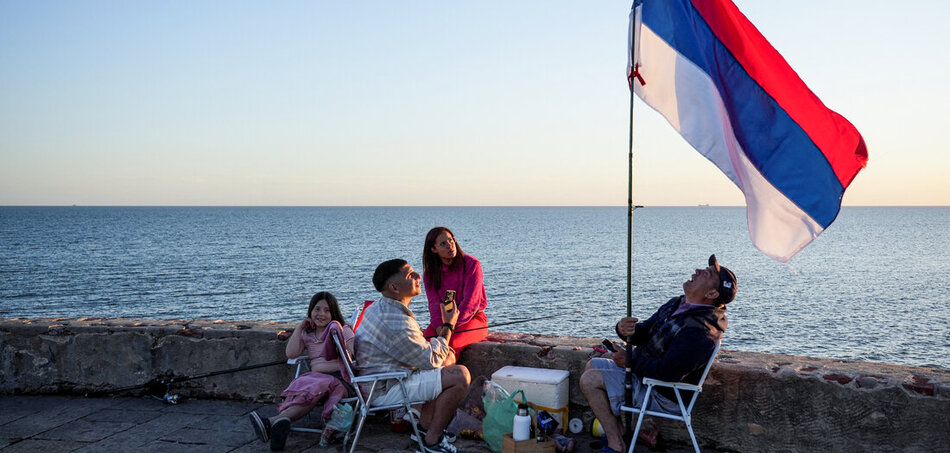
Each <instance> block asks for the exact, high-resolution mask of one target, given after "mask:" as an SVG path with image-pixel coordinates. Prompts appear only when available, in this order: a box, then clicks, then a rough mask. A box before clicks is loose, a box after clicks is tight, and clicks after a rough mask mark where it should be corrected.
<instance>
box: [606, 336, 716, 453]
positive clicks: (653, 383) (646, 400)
mask: <svg viewBox="0 0 950 453" xmlns="http://www.w3.org/2000/svg"><path fill="white" fill-rule="evenodd" d="M719 345H720V342H718V341H717V342H716V347H715V348H714V349H713V352H712V355H711V356H710V357H709V363H707V364H706V369H704V370H703V375H702V376H701V377H700V378H699V382H698V383H697V384H695V385H693V384H687V383H684V382H666V381H660V380H658V379H652V378H646V377H645V378H643V383H644V384H646V385H647V391H646V392H644V396H643V401H642V402H641V404H640V407H639V408H637V407H629V406H620V410H621V411H624V412H633V413H635V414H636V413H639V414H640V416H639V417H637V427H636V429H634V430H633V437H632V438H631V439H630V448H629V449H628V450H627V452H628V453H633V447H635V446H636V445H637V435H639V434H640V426H641V425H642V424H643V417H644V416H645V415H648V414H649V415H653V416H655V417H663V418H669V419H673V420H681V421H683V423H686V430H687V431H689V438H690V439H691V440H692V441H693V448H694V449H695V450H696V453H699V444H698V443H696V434H694V433H693V424H692V415H691V413H692V411H693V405H694V404H696V398H697V397H698V396H699V392H701V391H703V382H705V381H706V376H707V375H708V374H709V369H710V368H712V364H713V362H714V361H715V360H716V354H718V353H719ZM654 387H667V388H671V389H673V393H675V394H676V402H677V403H679V408H680V413H679V414H670V413H667V412H657V411H651V410H647V409H646V408H647V407H649V404H650V397H651V396H652V395H653V389H654ZM681 390H688V391H690V392H693V396H692V397H690V399H689V405H685V404H683V395H682V394H681V393H680V391H681Z"/></svg>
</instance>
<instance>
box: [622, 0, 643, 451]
mask: <svg viewBox="0 0 950 453" xmlns="http://www.w3.org/2000/svg"><path fill="white" fill-rule="evenodd" d="M638 3H639V0H637V1H634V3H633V11H632V12H631V14H630V37H629V38H630V68H629V71H630V73H629V74H627V82H628V84H629V86H630V139H629V154H628V156H627V159H628V166H627V317H630V316H633V211H634V210H635V209H636V208H635V207H634V205H633V99H634V98H635V97H636V94H635V93H634V89H633V84H634V80H635V79H637V80H639V77H640V76H639V74H637V61H636V50H635V49H636V47H637V46H636V36H637V30H636V27H637V20H636V19H637V4H638ZM624 359H625V360H624V362H625V364H624V373H625V374H624V390H625V391H624V404H625V405H626V406H627V407H633V369H632V368H631V362H633V336H627V348H626V351H624ZM625 414H626V417H625V419H624V432H626V433H630V425H631V424H632V423H631V422H632V420H633V413H632V412H625ZM631 441H632V440H631Z"/></svg>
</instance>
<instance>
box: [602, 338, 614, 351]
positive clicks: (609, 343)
mask: <svg viewBox="0 0 950 453" xmlns="http://www.w3.org/2000/svg"><path fill="white" fill-rule="evenodd" d="M604 347H605V348H607V350H608V351H610V352H617V346H615V345H614V342H612V341H610V340H608V339H606V338H604Z"/></svg>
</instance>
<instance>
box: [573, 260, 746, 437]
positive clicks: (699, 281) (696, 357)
mask: <svg viewBox="0 0 950 453" xmlns="http://www.w3.org/2000/svg"><path fill="white" fill-rule="evenodd" d="M708 264H709V265H708V266H707V267H706V268H703V269H696V270H695V271H694V272H693V274H692V276H691V277H690V278H689V280H687V281H686V282H684V283H683V295H681V296H677V297H674V298H672V299H670V300H669V302H667V303H665V304H664V305H663V306H661V307H660V308H659V309H658V310H657V311H656V313H654V314H653V316H651V317H650V319H647V320H646V321H640V320H638V319H637V318H633V317H626V318H623V319H621V320H620V322H618V323H617V325H616V327H615V330H616V332H617V335H618V336H619V337H620V338H623V339H625V338H628V337H632V339H633V344H634V345H636V348H634V350H633V356H632V357H633V358H632V361H631V363H630V367H631V368H632V369H633V372H634V374H635V375H634V376H633V382H632V385H633V401H634V404H638V403H637V402H639V401H642V400H643V396H642V395H643V392H645V391H646V385H644V384H643V382H642V380H643V378H644V377H649V378H653V379H659V380H662V381H670V382H687V383H690V384H696V383H697V382H698V381H699V379H700V376H701V375H702V373H703V369H704V367H705V365H706V364H707V363H708V362H709V357H710V355H711V354H712V352H713V350H714V349H715V347H716V343H718V342H719V340H720V339H721V338H722V334H723V333H725V331H726V326H727V325H728V322H729V321H728V319H727V318H726V304H728V303H729V302H732V301H733V299H735V297H736V292H737V290H738V285H737V282H736V276H735V274H733V273H732V271H730V270H729V269H727V268H725V267H723V266H720V265H719V263H718V261H717V260H716V255H712V256H710V257H709V261H708ZM625 362H626V358H625V354H624V351H622V350H618V351H617V352H615V353H614V355H613V357H612V358H610V359H607V358H596V359H591V360H590V361H589V362H588V363H587V366H586V368H585V371H584V374H583V375H582V376H581V381H580V384H581V390H582V391H583V392H584V396H585V397H587V401H588V402H589V403H590V407H591V409H592V410H593V411H594V415H596V416H597V419H598V420H600V424H601V426H603V428H604V432H605V433H606V435H607V444H606V445H604V447H603V451H604V453H613V452H621V451H624V442H623V428H622V427H621V424H620V419H619V415H620V405H621V403H623V401H624V365H625V364H626V363H625ZM655 390H656V391H657V392H658V393H656V394H655V398H653V399H652V400H651V401H650V407H649V409H650V410H653V411H660V412H668V413H672V414H677V413H679V407H678V405H677V403H676V397H675V395H672V394H671V393H665V392H667V391H668V389H665V388H659V387H657V388H656V389H655Z"/></svg>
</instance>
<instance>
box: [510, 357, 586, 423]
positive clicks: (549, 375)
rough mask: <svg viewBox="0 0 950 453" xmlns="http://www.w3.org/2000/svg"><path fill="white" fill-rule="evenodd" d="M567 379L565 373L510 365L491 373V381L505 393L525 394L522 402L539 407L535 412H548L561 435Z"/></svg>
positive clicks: (564, 418)
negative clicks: (518, 392) (539, 410)
mask: <svg viewBox="0 0 950 453" xmlns="http://www.w3.org/2000/svg"><path fill="white" fill-rule="evenodd" d="M569 375H570V373H569V372H568V371H567V370H551V369H547V368H529V367H523V366H511V365H509V366H506V367H503V368H501V369H499V370H498V371H496V372H494V373H492V375H491V380H492V382H495V383H496V384H498V385H500V386H502V388H504V389H505V390H507V391H508V393H514V392H515V391H516V390H524V396H525V398H528V401H530V402H531V403H534V405H536V406H538V409H541V410H546V411H548V413H550V414H551V415H552V416H553V417H554V418H555V419H556V420H557V422H558V423H559V424H560V427H561V430H562V432H563V430H564V429H566V428H567V421H566V420H567V403H568V396H569V394H568V380H567V377H568V376H569Z"/></svg>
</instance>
